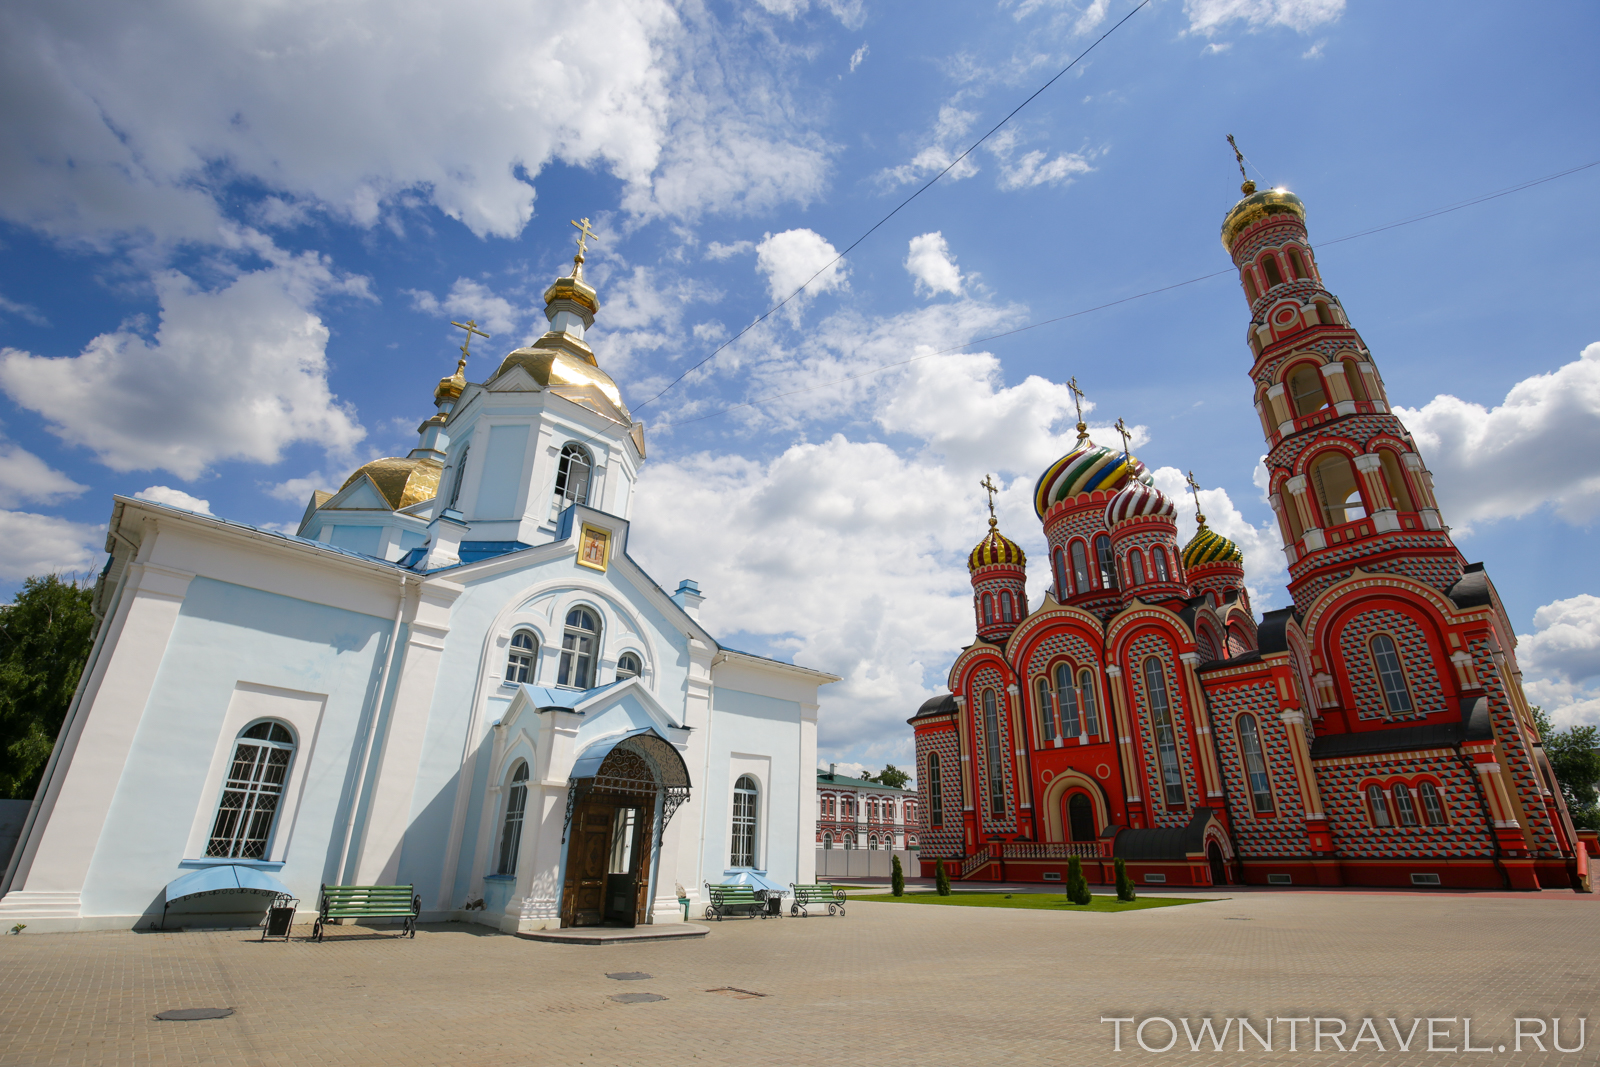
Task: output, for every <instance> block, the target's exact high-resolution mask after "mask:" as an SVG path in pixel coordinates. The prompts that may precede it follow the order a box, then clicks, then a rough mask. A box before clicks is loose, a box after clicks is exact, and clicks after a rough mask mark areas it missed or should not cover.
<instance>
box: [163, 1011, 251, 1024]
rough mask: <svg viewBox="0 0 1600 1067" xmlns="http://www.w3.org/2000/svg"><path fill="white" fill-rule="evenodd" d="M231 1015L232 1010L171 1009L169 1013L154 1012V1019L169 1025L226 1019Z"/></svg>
mask: <svg viewBox="0 0 1600 1067" xmlns="http://www.w3.org/2000/svg"><path fill="white" fill-rule="evenodd" d="M232 1014H233V1009H232V1008H173V1009H172V1010H171V1011H158V1012H156V1018H157V1019H160V1020H161V1021H163V1022H169V1023H171V1022H183V1023H187V1022H194V1021H195V1020H197V1019H226V1018H227V1017H228V1016H230V1015H232Z"/></svg>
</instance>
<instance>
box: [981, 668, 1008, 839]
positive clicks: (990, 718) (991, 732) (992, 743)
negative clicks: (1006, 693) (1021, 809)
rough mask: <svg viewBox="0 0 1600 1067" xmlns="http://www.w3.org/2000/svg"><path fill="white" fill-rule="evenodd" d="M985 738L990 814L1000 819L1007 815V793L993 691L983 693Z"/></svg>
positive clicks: (997, 714) (997, 715)
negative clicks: (987, 758)
mask: <svg viewBox="0 0 1600 1067" xmlns="http://www.w3.org/2000/svg"><path fill="white" fill-rule="evenodd" d="M983 738H984V747H985V749H986V750H987V751H986V754H987V756H988V757H989V761H988V766H989V814H990V815H992V816H994V817H995V818H996V819H999V818H1003V817H1004V816H1005V813H1006V792H1005V771H1004V769H1003V768H1002V765H1001V763H1000V755H1001V753H1000V711H999V707H998V705H997V703H996V701H995V695H994V690H993V689H985V690H984V691H983Z"/></svg>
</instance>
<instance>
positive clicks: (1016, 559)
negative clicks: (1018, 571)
mask: <svg viewBox="0 0 1600 1067" xmlns="http://www.w3.org/2000/svg"><path fill="white" fill-rule="evenodd" d="M1027 562H1028V557H1027V556H1026V555H1024V554H1023V551H1022V546H1021V545H1019V544H1017V543H1016V542H1015V541H1013V540H1011V539H1010V538H1009V537H1007V536H1005V535H1004V534H1002V533H1001V532H1000V529H999V524H998V523H996V522H995V521H994V519H992V518H991V519H990V520H989V533H988V534H987V535H986V536H985V537H984V539H983V540H982V541H979V542H978V544H977V547H976V548H974V549H973V550H972V551H971V552H970V553H969V554H968V555H967V573H969V574H970V573H972V572H973V571H975V570H977V569H978V568H979V567H988V566H992V565H994V564H996V563H1009V564H1011V565H1012V566H1013V567H1022V566H1025V565H1026V564H1027Z"/></svg>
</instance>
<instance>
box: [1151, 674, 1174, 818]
mask: <svg viewBox="0 0 1600 1067" xmlns="http://www.w3.org/2000/svg"><path fill="white" fill-rule="evenodd" d="M1144 686H1145V695H1146V698H1147V699H1148V700H1149V701H1150V719H1151V721H1152V722H1153V723H1154V725H1155V728H1156V754H1157V755H1158V756H1159V757H1160V761H1161V784H1162V787H1163V790H1164V792H1165V795H1166V800H1167V806H1168V807H1173V808H1181V807H1182V806H1183V774H1182V772H1181V771H1180V770H1179V769H1178V734H1177V731H1176V730H1174V729H1173V726H1172V707H1171V705H1170V704H1169V703H1168V701H1167V673H1166V671H1164V670H1162V669H1161V660H1160V659H1158V658H1157V657H1155V656H1151V657H1150V658H1149V659H1147V660H1145V661H1144Z"/></svg>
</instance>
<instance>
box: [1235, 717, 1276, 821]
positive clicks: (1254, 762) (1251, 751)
mask: <svg viewBox="0 0 1600 1067" xmlns="http://www.w3.org/2000/svg"><path fill="white" fill-rule="evenodd" d="M1239 749H1240V751H1241V752H1243V753H1244V770H1245V774H1246V776H1247V777H1248V778H1249V779H1250V799H1251V800H1252V801H1253V802H1254V804H1255V808H1256V810H1257V811H1271V810H1272V782H1271V781H1270V780H1269V779H1268V778H1267V761H1266V759H1265V758H1264V757H1263V756H1262V755H1261V734H1260V731H1259V730H1258V728H1257V726H1256V717H1255V716H1254V715H1241V716H1239Z"/></svg>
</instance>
